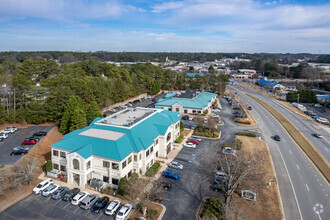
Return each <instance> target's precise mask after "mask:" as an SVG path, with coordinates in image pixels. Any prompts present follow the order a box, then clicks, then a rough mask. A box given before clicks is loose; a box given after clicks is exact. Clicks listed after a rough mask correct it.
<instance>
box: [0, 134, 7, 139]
mask: <svg viewBox="0 0 330 220" xmlns="http://www.w3.org/2000/svg"><path fill="white" fill-rule="evenodd" d="M7 137H8V134H6V133H4V132H1V133H0V138H2V139H5V138H7Z"/></svg>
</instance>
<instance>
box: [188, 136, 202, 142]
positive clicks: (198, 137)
mask: <svg viewBox="0 0 330 220" xmlns="http://www.w3.org/2000/svg"><path fill="white" fill-rule="evenodd" d="M190 139H196V140H197V141H198V142H201V141H202V138H201V137H200V136H191V137H190Z"/></svg>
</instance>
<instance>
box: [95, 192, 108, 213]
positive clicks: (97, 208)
mask: <svg viewBox="0 0 330 220" xmlns="http://www.w3.org/2000/svg"><path fill="white" fill-rule="evenodd" d="M108 202H109V197H107V196H103V197H102V198H100V199H99V200H97V202H96V203H95V204H94V205H93V207H92V208H91V212H94V213H99V212H100V211H101V210H102V209H103V208H105V207H106V206H107V204H108Z"/></svg>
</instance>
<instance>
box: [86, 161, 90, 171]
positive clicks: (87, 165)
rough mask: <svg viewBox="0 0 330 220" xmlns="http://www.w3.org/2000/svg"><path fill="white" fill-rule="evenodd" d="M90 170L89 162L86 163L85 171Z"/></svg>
mask: <svg viewBox="0 0 330 220" xmlns="http://www.w3.org/2000/svg"><path fill="white" fill-rule="evenodd" d="M90 168H91V161H88V162H87V164H86V169H87V170H89V169H90Z"/></svg>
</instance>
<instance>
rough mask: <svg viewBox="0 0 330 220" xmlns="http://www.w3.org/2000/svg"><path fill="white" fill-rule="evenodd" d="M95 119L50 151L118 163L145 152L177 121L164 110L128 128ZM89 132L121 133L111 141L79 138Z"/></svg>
mask: <svg viewBox="0 0 330 220" xmlns="http://www.w3.org/2000/svg"><path fill="white" fill-rule="evenodd" d="M99 119H101V118H96V119H95V120H94V121H93V122H92V123H91V124H90V125H89V126H87V127H85V128H82V129H78V130H76V131H73V132H71V133H69V134H66V135H65V136H64V137H62V140H61V141H59V142H57V143H54V144H52V145H51V147H56V148H61V149H65V150H69V151H71V153H73V152H76V153H78V154H79V155H81V156H82V157H84V158H88V157H90V156H92V155H94V156H99V157H104V158H109V159H113V160H118V161H121V160H123V159H124V158H125V157H127V156H128V155H129V154H130V153H132V152H140V151H141V150H143V149H146V148H148V147H149V146H150V145H151V144H152V143H154V141H155V139H156V138H157V137H158V136H159V135H165V133H166V131H167V129H168V127H169V126H170V125H171V124H173V123H176V122H178V121H179V120H180V117H179V113H178V112H172V111H167V110H163V111H160V112H156V113H155V114H154V115H152V116H150V117H148V118H146V119H144V120H143V121H141V122H140V123H138V124H136V125H133V126H132V127H131V128H129V127H114V126H106V125H100V124H95V123H96V122H97V121H98V120H99ZM90 128H95V129H102V130H109V131H115V132H121V133H124V135H123V136H122V137H120V138H119V139H117V140H115V141H113V140H106V139H101V138H95V137H88V136H84V135H79V134H80V133H82V132H83V131H86V130H88V129H90Z"/></svg>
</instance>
